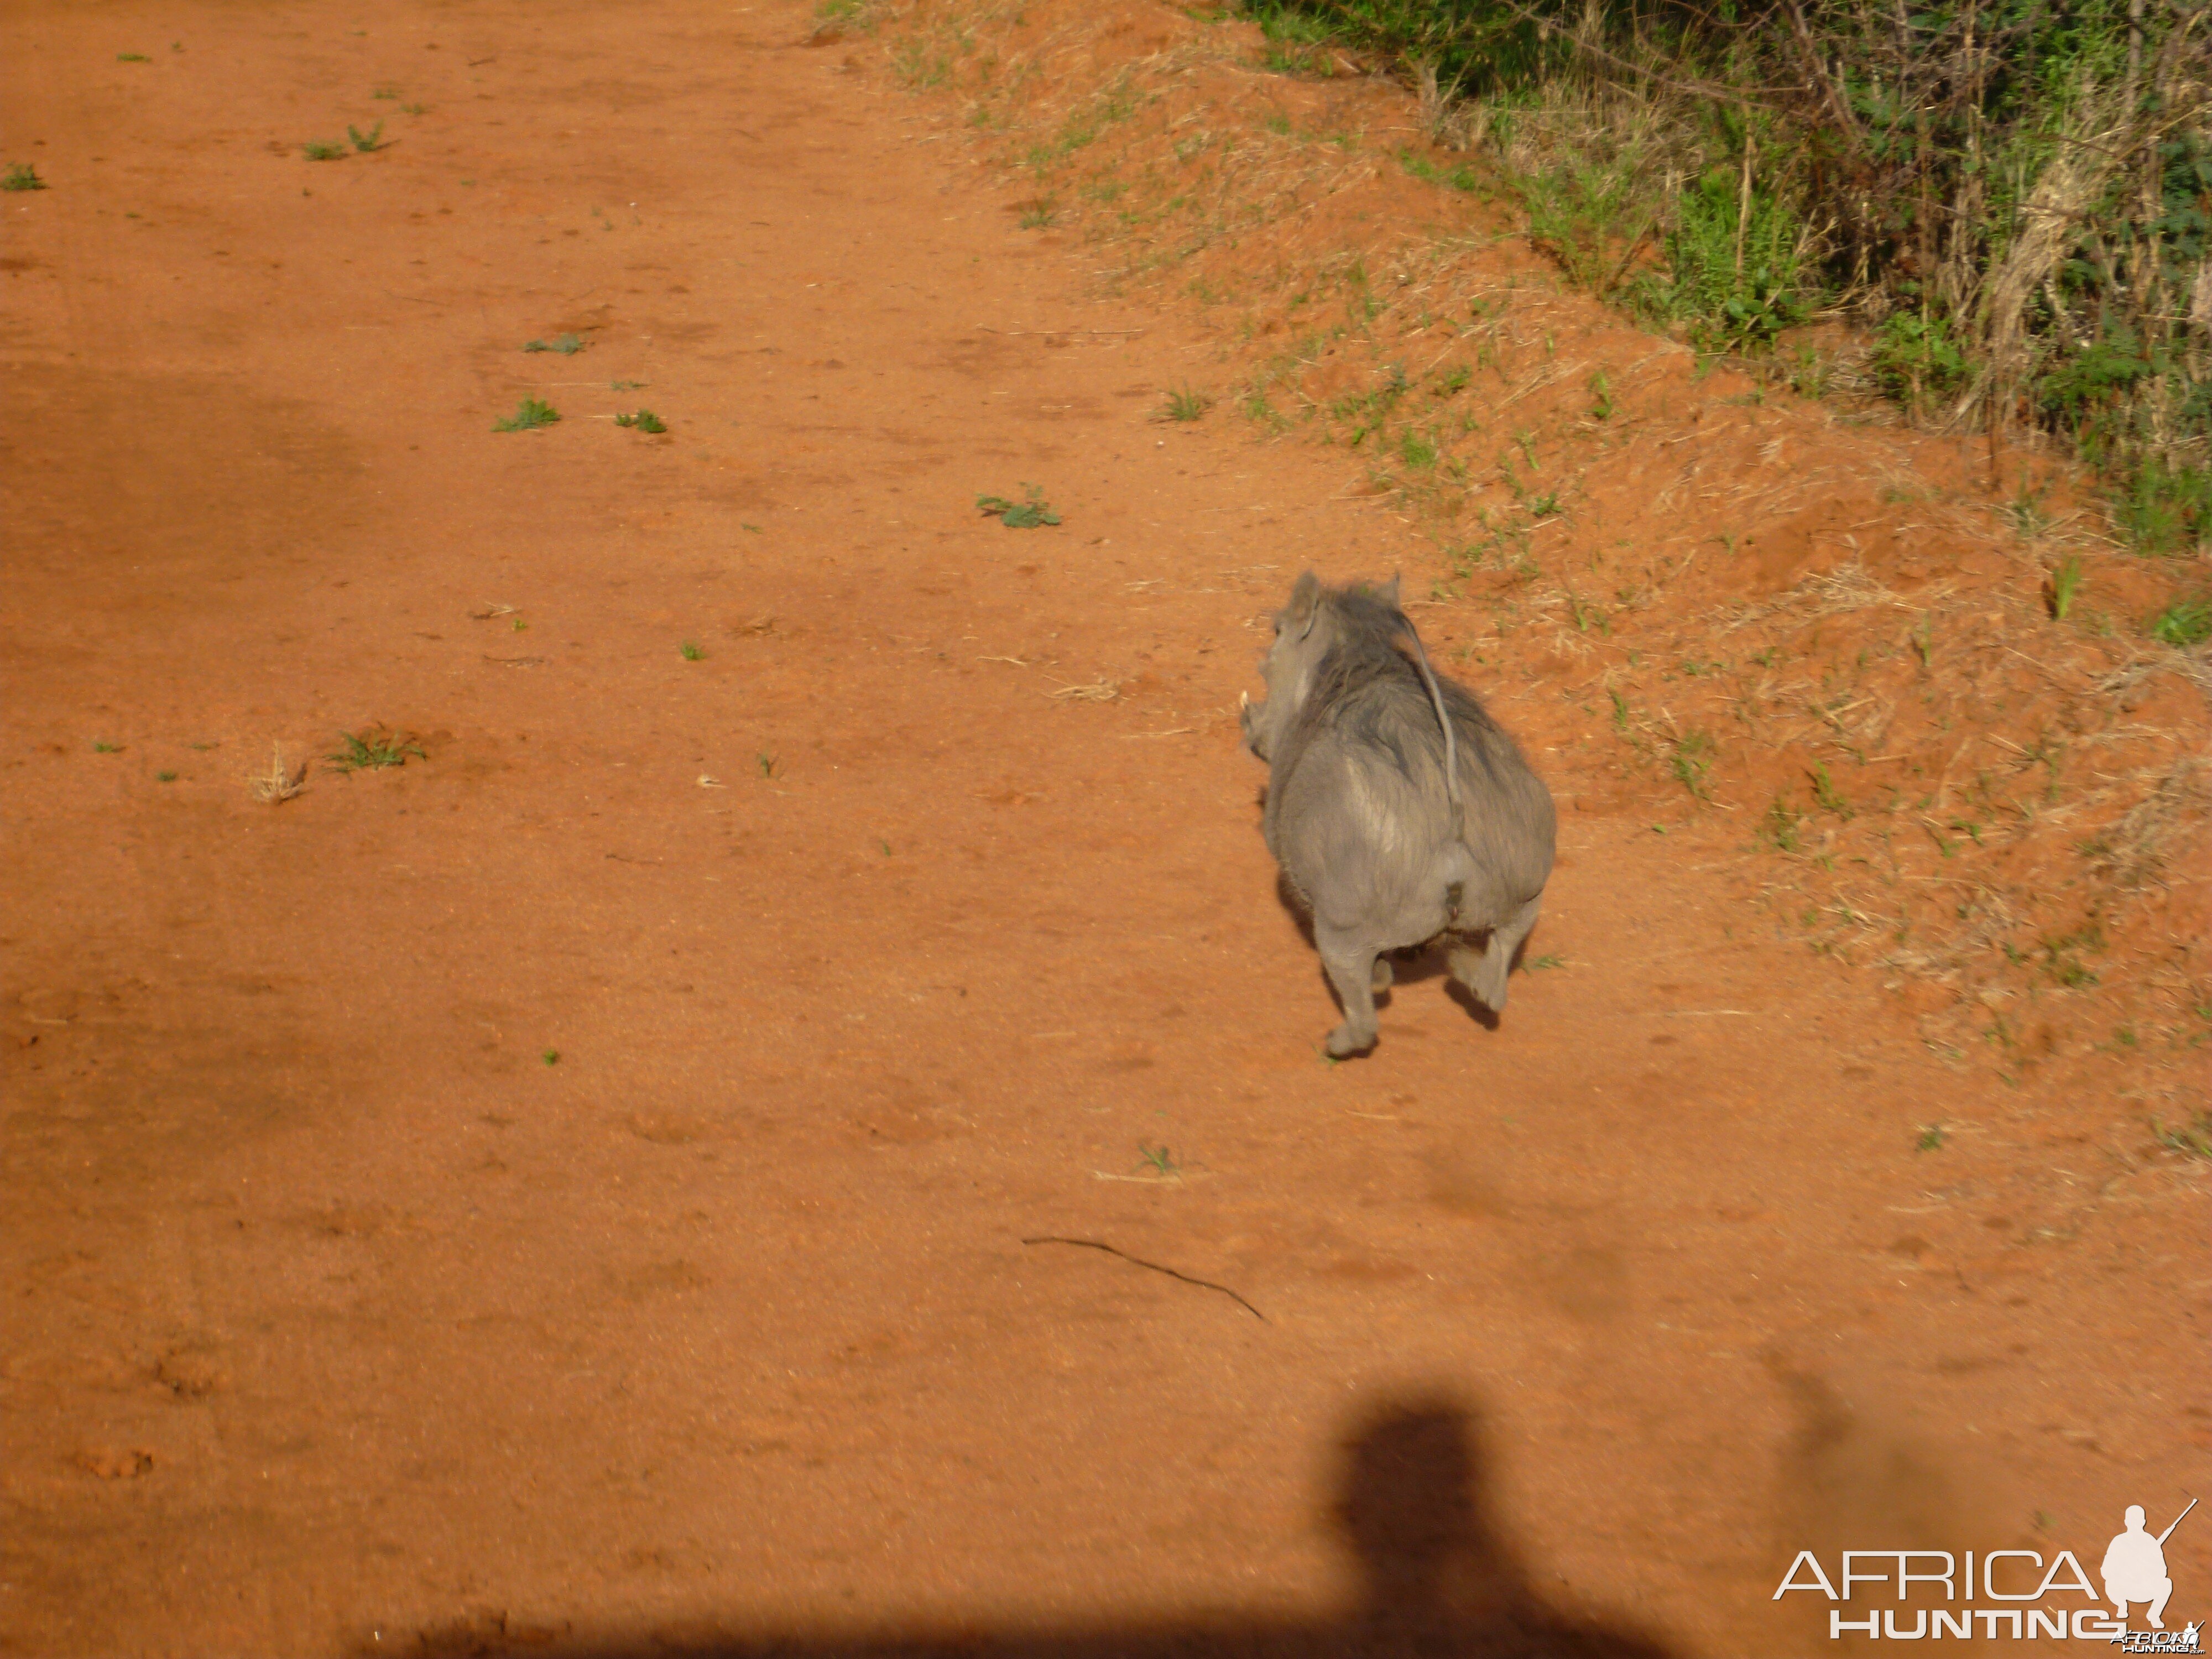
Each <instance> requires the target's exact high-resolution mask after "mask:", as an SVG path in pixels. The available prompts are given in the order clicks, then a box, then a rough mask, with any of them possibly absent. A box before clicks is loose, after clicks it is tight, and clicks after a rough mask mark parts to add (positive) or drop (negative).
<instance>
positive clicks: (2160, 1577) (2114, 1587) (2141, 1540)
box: [2099, 1498, 2197, 1646]
mask: <svg viewBox="0 0 2212 1659" xmlns="http://www.w3.org/2000/svg"><path fill="white" fill-rule="evenodd" d="M2196 1507H2197V1500H2196V1499H2195V1498H2191V1499H2190V1500H2189V1509H2188V1510H2182V1512H2181V1513H2180V1514H2179V1515H2177V1516H2174V1517H2173V1525H2172V1526H2169V1527H2168V1528H2166V1530H2165V1531H2164V1532H2162V1533H2160V1534H2159V1535H2158V1536H2157V1537H2155V1538H2154V1537H2152V1536H2151V1535H2150V1534H2148V1532H2146V1531H2144V1530H2143V1508H2142V1504H2129V1505H2128V1513H2127V1516H2126V1519H2127V1524H2128V1529H2127V1530H2126V1531H2125V1532H2124V1533H2121V1534H2118V1536H2117V1537H2115V1538H2114V1539H2113V1540H2112V1542H2111V1543H2110V1544H2107V1545H2106V1547H2105V1564H2104V1565H2103V1566H2102V1567H2101V1568H2100V1569H2099V1574H2100V1577H2102V1578H2103V1579H2104V1581H2105V1599H2106V1601H2110V1602H2111V1603H2112V1610H2113V1611H2114V1612H2116V1613H2118V1614H2119V1616H2120V1622H2121V1623H2122V1624H2123V1625H2124V1624H2126V1623H2127V1622H2128V1603H2129V1602H2130V1601H2148V1602H2149V1603H2150V1610H2149V1612H2148V1613H2145V1614H2144V1615H2143V1616H2144V1617H2145V1618H2146V1619H2147V1620H2149V1622H2150V1627H2151V1628H2152V1629H2153V1630H2164V1629H2165V1628H2166V1620H2165V1619H2164V1617H2163V1616H2162V1615H2163V1614H2164V1613H2165V1612H2166V1598H2167V1597H2168V1596H2170V1595H2172V1594H2173V1580H2172V1579H2171V1578H2169V1577H2166V1540H2167V1539H2169V1538H2171V1537H2172V1536H2173V1528H2174V1527H2178V1526H2179V1525H2180V1524H2181V1523H2182V1522H2183V1521H2185V1519H2187V1518H2188V1515H2189V1510H2193V1509H2195V1508H2196ZM2184 1634H2185V1635H2186V1636H2187V1637H2189V1638H2191V1645H2192V1646H2194V1645H2195V1638H2196V1635H2197V1626H2196V1623H2195V1622H2194V1621H2193V1620H2192V1621H2191V1624H2190V1626H2189V1628H2188V1630H2187V1631H2186V1632H2184Z"/></svg>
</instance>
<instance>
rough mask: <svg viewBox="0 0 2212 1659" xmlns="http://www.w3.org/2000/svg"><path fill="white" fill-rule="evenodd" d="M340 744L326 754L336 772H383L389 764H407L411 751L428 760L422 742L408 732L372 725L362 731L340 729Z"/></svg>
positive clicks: (416, 756) (416, 755)
mask: <svg viewBox="0 0 2212 1659" xmlns="http://www.w3.org/2000/svg"><path fill="white" fill-rule="evenodd" d="M338 745H339V746H338V748H337V750H334V751H333V752H332V753H331V754H328V755H325V756H324V757H323V758H324V759H325V760H326V761H328V762H330V763H331V770H333V771H336V772H379V771H382V770H383V769H385V768H386V767H387V766H404V765H406V764H407V757H409V756H410V755H412V756H414V757H415V758H416V760H428V758H429V757H428V756H427V755H425V754H424V753H423V752H422V744H418V743H416V741H415V739H414V738H412V737H410V736H409V735H408V734H407V733H406V732H394V731H392V729H391V728H390V727H389V726H367V727H364V728H363V729H362V730H361V731H359V732H339V733H338Z"/></svg>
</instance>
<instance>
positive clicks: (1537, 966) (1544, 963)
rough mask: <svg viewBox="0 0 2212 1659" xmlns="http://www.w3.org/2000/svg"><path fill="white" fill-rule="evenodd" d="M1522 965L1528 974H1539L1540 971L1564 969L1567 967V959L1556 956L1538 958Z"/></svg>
mask: <svg viewBox="0 0 2212 1659" xmlns="http://www.w3.org/2000/svg"><path fill="white" fill-rule="evenodd" d="M1523 965H1524V966H1525V967H1526V968H1527V969H1528V972H1530V973H1532V974H1534V973H1538V972H1541V970H1542V969H1547V968H1564V967H1565V966H1566V965H1567V959H1566V958H1565V957H1557V956H1553V957H1536V958H1535V960H1534V961H1533V962H1529V963H1525V964H1523Z"/></svg>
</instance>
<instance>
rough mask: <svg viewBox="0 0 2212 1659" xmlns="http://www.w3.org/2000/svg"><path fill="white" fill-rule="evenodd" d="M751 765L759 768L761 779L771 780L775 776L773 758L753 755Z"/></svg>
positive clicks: (774, 761) (774, 760)
mask: <svg viewBox="0 0 2212 1659" xmlns="http://www.w3.org/2000/svg"><path fill="white" fill-rule="evenodd" d="M753 764H754V765H756V766H757V767H759V768H760V775H762V776H763V777H764V778H772V777H774V776H775V769H776V764H777V763H776V758H775V756H773V755H755V756H754V757H753Z"/></svg>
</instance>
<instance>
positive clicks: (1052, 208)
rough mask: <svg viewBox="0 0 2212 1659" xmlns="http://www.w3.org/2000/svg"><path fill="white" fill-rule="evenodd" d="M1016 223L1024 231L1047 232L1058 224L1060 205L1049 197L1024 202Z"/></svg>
mask: <svg viewBox="0 0 2212 1659" xmlns="http://www.w3.org/2000/svg"><path fill="white" fill-rule="evenodd" d="M1017 222H1018V224H1019V225H1020V226H1021V228H1023V229H1024V230H1049V229H1051V228H1053V226H1054V225H1055V224H1057V223H1059V222H1060V204H1059V203H1057V202H1055V201H1054V200H1053V198H1052V197H1049V196H1040V197H1037V198H1036V200H1035V201H1031V202H1024V203H1023V204H1022V210H1021V217H1020V218H1019V219H1018V221H1017Z"/></svg>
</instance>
